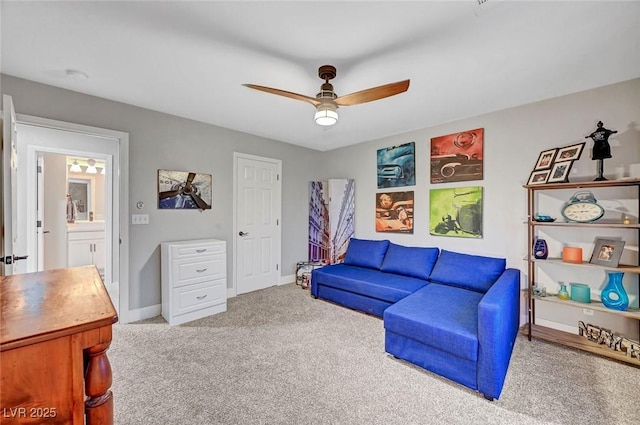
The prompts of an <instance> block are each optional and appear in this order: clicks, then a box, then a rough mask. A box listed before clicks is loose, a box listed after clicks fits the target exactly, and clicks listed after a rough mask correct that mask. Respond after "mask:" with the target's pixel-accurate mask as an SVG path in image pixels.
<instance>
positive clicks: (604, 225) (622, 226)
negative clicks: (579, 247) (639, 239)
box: [527, 220, 640, 229]
mask: <svg viewBox="0 0 640 425" xmlns="http://www.w3.org/2000/svg"><path fill="white" fill-rule="evenodd" d="M527 224H529V225H530V226H550V227H556V226H557V227H590V228H592V229H593V228H606V229H640V223H632V224H624V223H595V222H594V223H576V222H570V223H567V222H564V221H561V222H558V221H535V220H531V221H529V223H527Z"/></svg>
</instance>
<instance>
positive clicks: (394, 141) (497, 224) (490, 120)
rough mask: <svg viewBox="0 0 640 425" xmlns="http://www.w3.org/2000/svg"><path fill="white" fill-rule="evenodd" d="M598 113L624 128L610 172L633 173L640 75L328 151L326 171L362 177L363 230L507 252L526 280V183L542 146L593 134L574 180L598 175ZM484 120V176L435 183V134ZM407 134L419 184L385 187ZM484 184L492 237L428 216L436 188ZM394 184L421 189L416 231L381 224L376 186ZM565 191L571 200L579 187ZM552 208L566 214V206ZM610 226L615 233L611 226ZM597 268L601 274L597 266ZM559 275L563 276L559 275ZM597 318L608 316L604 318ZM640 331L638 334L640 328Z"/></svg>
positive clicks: (421, 242) (359, 216)
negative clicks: (448, 229)
mask: <svg viewBox="0 0 640 425" xmlns="http://www.w3.org/2000/svg"><path fill="white" fill-rule="evenodd" d="M496 95H499V94H496ZM598 120H601V121H603V123H604V125H605V127H606V128H609V129H612V130H617V131H618V134H615V135H613V136H611V137H610V139H609V142H610V144H611V149H612V154H613V158H611V159H607V160H605V161H604V171H605V176H608V177H610V178H612V179H613V178H614V176H615V172H616V168H617V167H619V166H624V168H625V171H626V173H627V174H626V175H627V176H628V175H629V174H628V173H629V164H633V163H640V79H634V80H630V81H627V82H622V83H618V84H613V85H609V86H605V87H600V88H597V89H594V90H589V91H585V92H580V93H576V94H571V95H567V96H562V97H558V98H554V99H549V100H545V101H540V102H536V103H532V104H528V105H524V106H521V107H517V108H511V109H507V110H503V111H498V112H494V113H490V114H485V115H481V116H477V117H472V118H468V119H463V120H459V121H455V122H450V123H446V124H442V125H438V126H434V127H430V128H425V129H420V130H416V131H412V132H408V133H405V134H401V135H398V136H394V137H387V138H383V139H379V140H375V141H372V142H369V143H362V144H358V145H354V146H350V147H346V148H342V149H335V150H332V151H329V152H324V153H323V154H322V164H323V168H322V170H321V171H322V173H323V174H322V175H321V178H330V177H335V178H346V177H349V178H353V179H355V180H356V217H355V224H356V231H355V235H356V237H360V238H372V239H382V238H385V239H389V240H391V241H393V242H395V243H399V244H404V245H413V246H437V247H440V248H444V249H448V250H453V251H459V252H465V253H470V254H479V255H491V256H498V257H505V258H507V265H508V266H509V267H514V268H518V269H520V270H521V271H522V277H523V283H524V282H526V279H525V276H526V273H527V263H526V261H524V260H523V259H524V258H525V256H526V253H527V227H526V225H525V224H524V223H525V222H526V217H527V209H526V204H527V191H526V190H525V189H524V188H523V187H522V185H523V184H525V183H526V182H527V180H528V178H529V175H530V173H531V170H532V169H533V166H534V164H535V162H536V160H537V159H538V156H539V154H540V152H541V151H543V150H546V149H548V148H554V147H562V146H567V145H572V144H575V143H580V142H586V146H585V150H584V152H583V153H582V157H581V159H580V160H579V161H578V162H576V163H575V164H574V167H573V168H572V172H571V174H570V180H571V181H579V180H593V178H594V177H595V175H596V162H595V161H593V160H591V147H592V141H591V139H585V138H584V137H585V136H586V135H588V134H590V133H591V132H592V131H594V130H595V129H596V123H597V122H598ZM480 127H482V128H484V131H485V133H484V179H483V180H482V181H468V182H459V183H448V184H434V185H431V184H430V176H429V173H430V166H429V153H430V142H431V138H432V137H438V136H443V135H446V134H451V133H456V132H460V131H463V130H471V129H475V128H480ZM407 142H415V144H416V185H415V186H411V187H406V188H396V189H393V188H391V189H378V188H377V180H376V151H377V150H378V149H380V148H386V147H389V146H396V145H400V144H403V143H407ZM354 158H357V159H358V160H354ZM636 177H640V175H638V176H636ZM476 185H480V186H483V187H484V203H483V204H484V226H483V227H484V228H483V230H484V237H483V238H482V239H464V238H455V237H446V236H431V235H430V234H429V222H428V220H429V190H430V189H437V188H443V187H464V186H476ZM394 190H397V191H404V190H413V191H415V194H414V196H415V199H414V203H415V205H414V211H415V223H414V233H413V234H412V235H409V234H393V233H376V231H375V194H376V193H377V192H388V191H394ZM571 192H574V191H571ZM564 196H566V198H565V199H564V201H566V200H568V199H569V197H570V196H571V193H569V194H564ZM549 213H550V214H551V215H553V216H556V217H560V218H561V216H560V213H559V208H555V209H553V210H552V211H549ZM604 233H605V234H607V233H606V231H605V232H604ZM632 233H633V232H629V231H626V233H625V235H624V239H625V240H626V241H627V245H626V247H628V248H630V249H629V251H630V252H632V253H633V252H634V249H635V252H637V237H636V236H634V235H633V234H632ZM574 236H575V232H574V233H566V234H563V235H562V237H563V238H566V239H565V240H564V241H562V240H561V241H558V243H555V244H554V246H553V248H554V249H556V251H555V252H552V253H551V254H552V255H555V256H559V254H560V252H559V251H558V250H560V249H561V247H560V245H561V242H566V241H570V240H572V239H571V238H573V237H574ZM549 237H550V238H551V236H549ZM573 240H575V239H573ZM592 240H593V239H589V240H588V241H583V242H585V243H586V245H585V249H583V251H584V252H585V254H586V255H590V252H591V246H592V242H591V241H592ZM587 260H588V258H587ZM629 260H630V261H634V260H635V259H629ZM589 270H590V271H591V272H592V274H593V270H592V269H589ZM549 273H550V274H552V275H553V273H551V272H549ZM554 273H555V271H554ZM600 275H601V274H598V276H600ZM552 277H555V278H556V281H557V280H558V277H557V276H555V275H553V276H552ZM565 278H566V280H565V282H567V283H568V282H576V281H577V282H580V280H575V279H576V278H577V274H576V273H575V269H573V270H572V274H571V275H569V276H566V277H562V278H560V280H561V279H565ZM629 279H630V280H631V279H633V282H630V283H629V286H628V288H627V289H628V290H630V291H632V293H633V294H634V295H635V300H634V303H635V305H636V306H637V305H638V299H637V294H638V287H637V283H635V281H636V278H635V277H633V276H632V275H630V276H629ZM550 289H553V288H550ZM581 319H582V320H591V319H594V318H592V317H589V318H587V319H585V318H581ZM553 320H554V321H560V322H566V323H572V324H573V325H575V324H576V323H577V321H575V317H564V318H563V317H560V318H554V319H553ZM595 320H600V319H599V318H595ZM594 323H596V322H594ZM597 323H604V319H603V320H600V321H598V322H597ZM636 325H637V323H636ZM635 335H636V336H637V333H635Z"/></svg>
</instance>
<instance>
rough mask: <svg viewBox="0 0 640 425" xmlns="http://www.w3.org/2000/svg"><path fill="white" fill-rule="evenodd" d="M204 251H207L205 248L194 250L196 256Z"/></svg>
mask: <svg viewBox="0 0 640 425" xmlns="http://www.w3.org/2000/svg"><path fill="white" fill-rule="evenodd" d="M206 250H207V249H206V248H203V249H196V252H197V253H198V254H200V253H202V252H206Z"/></svg>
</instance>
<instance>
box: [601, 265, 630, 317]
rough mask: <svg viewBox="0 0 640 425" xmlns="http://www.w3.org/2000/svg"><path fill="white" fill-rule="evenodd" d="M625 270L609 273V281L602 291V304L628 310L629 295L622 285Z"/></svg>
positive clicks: (615, 308)
mask: <svg viewBox="0 0 640 425" xmlns="http://www.w3.org/2000/svg"><path fill="white" fill-rule="evenodd" d="M623 275H624V273H623V272H610V273H608V276H609V281H608V282H607V284H606V285H605V287H604V289H603V290H602V292H601V293H600V298H601V299H602V304H604V306H605V307H607V308H610V309H612V310H620V311H623V310H626V309H627V307H629V296H628V295H627V292H626V291H625V290H624V286H622V276H623Z"/></svg>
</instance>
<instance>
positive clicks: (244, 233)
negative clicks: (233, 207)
mask: <svg viewBox="0 0 640 425" xmlns="http://www.w3.org/2000/svg"><path fill="white" fill-rule="evenodd" d="M238 234H239V235H240V236H249V232H243V231H240V233H238Z"/></svg>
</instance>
